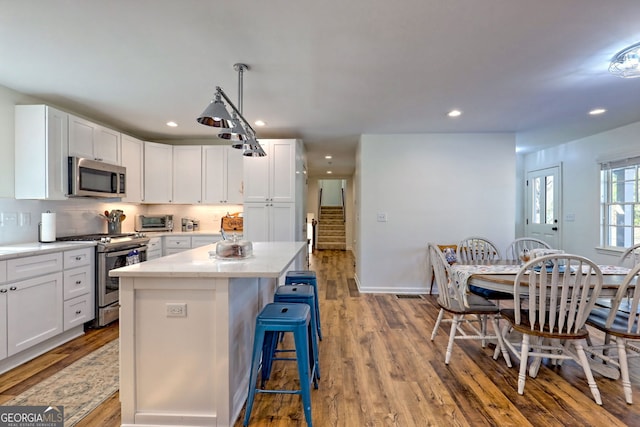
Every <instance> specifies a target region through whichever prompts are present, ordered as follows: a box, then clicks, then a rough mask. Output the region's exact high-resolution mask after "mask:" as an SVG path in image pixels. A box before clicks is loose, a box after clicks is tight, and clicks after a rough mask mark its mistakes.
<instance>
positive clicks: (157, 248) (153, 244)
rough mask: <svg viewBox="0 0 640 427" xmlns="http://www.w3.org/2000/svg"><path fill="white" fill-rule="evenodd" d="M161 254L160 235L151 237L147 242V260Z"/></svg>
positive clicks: (158, 256)
mask: <svg viewBox="0 0 640 427" xmlns="http://www.w3.org/2000/svg"><path fill="white" fill-rule="evenodd" d="M161 256H162V237H152V238H150V239H149V243H148V244H147V261H149V260H152V259H156V258H160V257H161Z"/></svg>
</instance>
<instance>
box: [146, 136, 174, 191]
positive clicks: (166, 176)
mask: <svg viewBox="0 0 640 427" xmlns="http://www.w3.org/2000/svg"><path fill="white" fill-rule="evenodd" d="M172 186H173V146H171V145H167V144H158V143H156V142H148V141H147V142H145V143H144V202H145V203H171V201H172Z"/></svg>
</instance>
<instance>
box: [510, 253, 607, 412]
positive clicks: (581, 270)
mask: <svg viewBox="0 0 640 427" xmlns="http://www.w3.org/2000/svg"><path fill="white" fill-rule="evenodd" d="M601 289H602V272H601V271H600V269H599V268H598V266H597V265H596V264H594V263H593V262H592V261H590V260H589V259H587V258H584V257H581V256H578V255H571V254H553V255H546V256H542V257H538V258H535V259H533V260H531V261H529V262H528V263H525V264H524V265H523V266H522V267H521V269H520V271H519V272H518V274H517V275H516V278H515V280H514V285H513V301H514V304H513V305H514V308H513V309H503V310H500V314H501V315H502V318H503V319H504V320H506V321H507V322H508V324H506V325H505V326H504V327H503V329H502V335H503V337H504V343H505V345H506V346H507V347H508V348H509V350H511V352H513V354H514V355H515V356H516V358H518V359H519V360H520V372H519V374H518V394H523V393H524V385H525V379H526V373H527V363H528V361H529V359H530V358H532V359H533V360H532V362H531V366H530V367H529V376H530V377H532V378H535V377H536V376H537V375H538V370H539V369H540V364H541V362H542V358H549V359H551V360H554V361H555V360H560V361H562V360H565V359H572V360H574V361H576V363H578V365H580V366H581V367H582V369H583V371H584V374H585V376H586V378H587V382H588V383H589V388H590V389H591V393H592V394H593V397H594V399H595V401H596V403H598V405H602V399H601V398H600V391H599V390H598V385H597V384H596V382H595V380H594V378H593V373H592V372H591V367H590V365H589V361H588V360H587V355H586V353H585V348H587V337H588V335H589V333H588V331H587V328H586V327H585V322H586V320H587V316H588V315H589V313H590V312H591V310H592V309H593V307H594V304H595V301H596V298H597V297H598V294H599V293H600V290H601ZM522 299H526V307H527V308H522V307H521V304H520V302H521V300H522ZM511 328H512V329H513V330H514V331H516V332H519V333H521V334H522V340H521V341H520V342H516V341H513V342H512V341H510V340H509V339H508V336H509V334H510V329H511Z"/></svg>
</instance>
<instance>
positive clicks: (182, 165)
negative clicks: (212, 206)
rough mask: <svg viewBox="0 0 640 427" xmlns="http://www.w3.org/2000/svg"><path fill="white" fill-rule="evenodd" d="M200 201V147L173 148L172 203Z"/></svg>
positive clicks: (175, 146) (179, 146)
mask: <svg viewBox="0 0 640 427" xmlns="http://www.w3.org/2000/svg"><path fill="white" fill-rule="evenodd" d="M201 201H202V146H200V145H174V146H173V198H172V202H173V203H183V204H199V203H201Z"/></svg>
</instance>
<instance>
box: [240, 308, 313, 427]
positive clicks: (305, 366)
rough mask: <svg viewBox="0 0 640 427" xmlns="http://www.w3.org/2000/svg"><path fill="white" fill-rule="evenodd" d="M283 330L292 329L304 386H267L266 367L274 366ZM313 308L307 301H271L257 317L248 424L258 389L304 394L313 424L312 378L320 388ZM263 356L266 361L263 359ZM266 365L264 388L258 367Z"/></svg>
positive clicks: (301, 380) (307, 415)
mask: <svg viewBox="0 0 640 427" xmlns="http://www.w3.org/2000/svg"><path fill="white" fill-rule="evenodd" d="M280 332H292V333H293V337H294V342H295V352H296V358H295V359H293V360H297V362H298V375H299V377H300V390H265V389H264V382H265V379H267V378H268V377H267V378H265V372H264V368H265V367H269V370H270V367H271V363H272V360H273V359H272V357H273V353H272V351H271V350H272V348H275V345H276V344H277V337H278V334H279V333H280ZM312 333H313V330H312V329H311V310H310V308H309V306H308V305H307V304H299V303H275V302H274V303H271V304H267V305H266V306H265V307H264V308H263V309H262V311H261V312H260V314H258V317H257V318H256V332H255V338H254V340H253V355H252V358H251V374H250V376H249V395H248V397H247V408H246V412H245V416H244V423H243V424H244V425H245V426H247V425H249V418H251V409H252V407H253V401H254V398H255V395H256V393H285V394H300V395H301V396H302V407H303V409H304V417H305V419H306V421H307V426H309V427H312V420H311V380H312V378H313V383H314V387H315V388H318V383H317V381H316V377H315V363H314V358H313V355H312V354H311V352H310V351H309V348H310V347H311V334H312ZM261 358H262V364H261V363H260V360H261ZM261 367H262V368H263V372H262V381H261V384H260V388H258V387H257V386H256V382H257V379H258V370H260V368H261Z"/></svg>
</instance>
